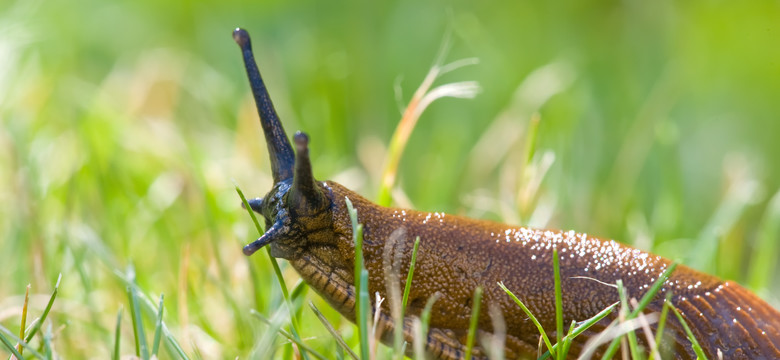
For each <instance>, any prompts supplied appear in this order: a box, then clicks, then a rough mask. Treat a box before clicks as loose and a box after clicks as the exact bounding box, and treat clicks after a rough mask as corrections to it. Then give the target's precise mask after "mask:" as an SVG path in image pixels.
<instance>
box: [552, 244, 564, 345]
mask: <svg viewBox="0 0 780 360" xmlns="http://www.w3.org/2000/svg"><path fill="white" fill-rule="evenodd" d="M559 261H560V259H558V249H555V248H553V275H554V276H553V282H554V283H555V344H556V345H558V344H562V341H561V340H562V339H563V295H562V290H561V267H560V264H559ZM561 346H563V345H561ZM556 355H557V356H556V358H557V359H558V360H563V352H561V351H559V352H558V353H557V354H556Z"/></svg>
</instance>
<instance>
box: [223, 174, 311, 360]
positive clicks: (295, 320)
mask: <svg viewBox="0 0 780 360" xmlns="http://www.w3.org/2000/svg"><path fill="white" fill-rule="evenodd" d="M233 185H234V186H235V188H236V193H238V196H239V197H240V198H241V203H242V204H244V208H245V209H246V211H247V212H248V213H249V217H251V218H252V222H253V223H254V224H255V229H257V232H258V233H259V234H260V235H262V234H264V233H265V231H263V228H262V227H261V226H260V222H259V221H258V220H257V217H256V216H255V213H254V211H252V207H251V206H249V202H248V201H247V200H246V196H244V192H243V191H241V188H240V187H238V184H236V183H233ZM265 253H266V255H268V259H269V260H270V261H271V266H272V267H273V269H274V274H275V275H276V281H277V282H278V283H279V287H280V288H281V289H282V296H283V297H284V301H285V302H286V303H287V307H288V308H289V309H290V324H291V330H292V334H293V336H294V337H295V338H296V339H297V340H298V341H299V342H302V340H301V337H300V335H299V333H300V332H299V331H298V317H297V316H296V313H295V308H294V307H293V306H292V301H291V300H290V292H289V291H288V290H287V284H286V283H285V281H284V276H282V270H281V268H280V267H279V262H277V261H276V258H274V257H273V256H271V248H270V247H268V246H266V247H265ZM301 355H302V356H303V358H304V359H308V356H306V351H301Z"/></svg>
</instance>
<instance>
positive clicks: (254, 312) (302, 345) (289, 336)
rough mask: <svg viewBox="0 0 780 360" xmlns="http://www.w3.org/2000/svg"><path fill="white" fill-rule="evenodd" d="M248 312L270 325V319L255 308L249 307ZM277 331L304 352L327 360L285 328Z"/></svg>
mask: <svg viewBox="0 0 780 360" xmlns="http://www.w3.org/2000/svg"><path fill="white" fill-rule="evenodd" d="M249 313H250V314H252V315H253V316H254V317H256V318H257V319H259V320H260V321H262V322H264V323H266V324H268V325H272V323H271V321H270V320H268V319H266V318H265V317H264V316H263V315H262V314H260V313H259V312H257V310H255V309H251V310H249ZM277 332H278V333H279V334H281V335H282V336H284V337H285V338H287V340H289V341H290V342H292V343H293V344H295V345H297V346H298V348H299V349H302V350H306V352H307V353H309V354H311V355H312V356H314V357H315V358H317V359H320V360H328V358H326V357H325V356H322V354H320V353H318V352H317V351H316V350H314V349H312V348H311V347H309V345H306V343H304V342H303V341H301V340H299V339H298V338H296V337H295V336H294V335H292V334H290V333H288V332H287V330H284V329H282V328H279V329H278V330H277ZM302 354H303V352H301V355H302Z"/></svg>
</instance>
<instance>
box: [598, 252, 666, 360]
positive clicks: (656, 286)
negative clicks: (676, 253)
mask: <svg viewBox="0 0 780 360" xmlns="http://www.w3.org/2000/svg"><path fill="white" fill-rule="evenodd" d="M676 268H677V263H676V262H673V263H672V264H670V265H669V267H668V268H666V270H664V272H663V273H662V274H661V276H659V277H658V279H656V280H655V282H654V283H653V285H652V286H650V289H648V290H647V292H646V293H645V295H644V296H642V299H641V300H640V301H639V304H638V306H637V307H636V308H635V309H634V310H633V311H631V313H629V314H628V316H626V320H631V319H633V318H635V317H636V316H637V315H638V314H639V312H641V311H642V310H644V309H645V308H646V307H647V305H649V304H650V302H651V301H652V300H653V298H654V297H655V295H656V294H657V293H658V292H659V291H660V290H661V287H663V285H664V282H666V280H667V279H668V278H669V276H671V275H672V272H674V270H675V269H676ZM619 341H620V337H617V338H615V339H614V340H612V342H611V343H610V344H609V347H608V348H607V351H606V352H604V356H603V357H602V359H610V358H612V357H613V356H615V353H616V352H617V349H618V347H619V344H618V342H619Z"/></svg>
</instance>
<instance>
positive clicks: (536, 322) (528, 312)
mask: <svg viewBox="0 0 780 360" xmlns="http://www.w3.org/2000/svg"><path fill="white" fill-rule="evenodd" d="M498 286H500V287H501V289H503V290H504V292H506V293H507V295H509V297H511V298H512V300H514V301H515V303H516V304H517V305H518V306H520V308H521V309H523V312H525V314H526V315H528V318H530V319H531V322H533V323H534V325H536V328H537V329H539V334H541V336H542V340H543V341H544V344H545V345H547V350H548V351H549V352H550V353H555V350H553V346H552V344H551V343H550V339H549V338H548V337H547V333H545V332H544V328H543V327H542V324H541V323H539V320H537V319H536V316H534V314H533V313H532V312H531V310H528V308H527V307H526V306H525V304H523V302H522V301H520V299H518V298H517V296H515V294H513V293H512V292H511V291H509V289H507V288H506V286H504V283H503V282H499V283H498Z"/></svg>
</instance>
